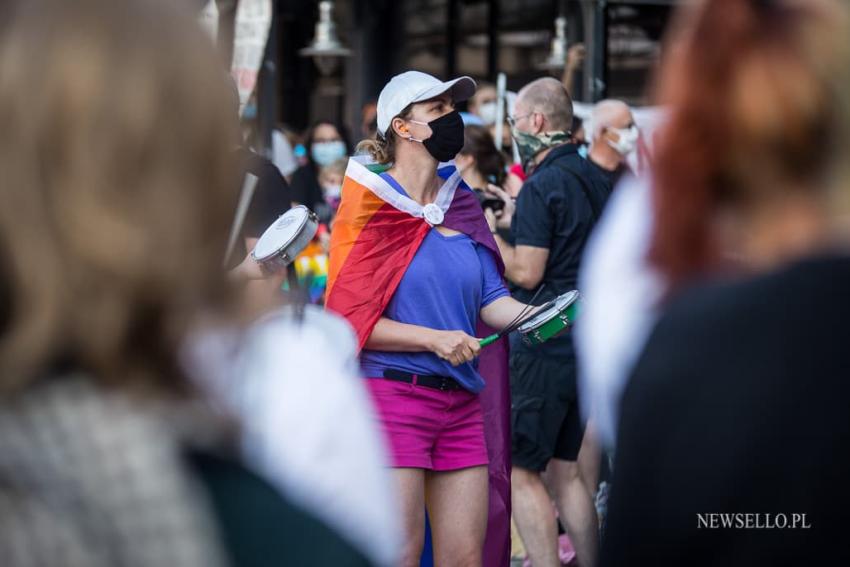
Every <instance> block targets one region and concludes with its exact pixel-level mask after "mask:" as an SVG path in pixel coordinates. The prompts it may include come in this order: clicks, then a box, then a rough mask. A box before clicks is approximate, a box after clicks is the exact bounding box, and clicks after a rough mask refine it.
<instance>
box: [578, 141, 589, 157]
mask: <svg viewBox="0 0 850 567" xmlns="http://www.w3.org/2000/svg"><path fill="white" fill-rule="evenodd" d="M578 155H580V156H581V157H583V158H584V159H587V144H582V145H580V146H579V147H578Z"/></svg>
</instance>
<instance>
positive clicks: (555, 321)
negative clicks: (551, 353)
mask: <svg viewBox="0 0 850 567" xmlns="http://www.w3.org/2000/svg"><path fill="white" fill-rule="evenodd" d="M579 297H580V296H579V293H578V291H577V290H573V291H568V292H567V293H565V294H563V295H560V296H558V298H557V299H556V300H555V303H554V305H552V306H551V307H550V308H549V309H546V310H544V311H542V312H541V313H538V314H537V315H535V316H534V318H533V319H531V320H530V321H528V322H527V323H523V324H522V325H520V326H519V327H518V328H517V332H518V333H519V334H520V336H521V337H522V340H523V341H524V342H525V343H526V344H527V345H530V346H535V345H541V344H543V343H545V342H546V341H548V340H549V339H553V338H555V337H557V336H559V335H561V334H563V333H565V332H566V331H567V330H569V328H570V327H572V325H573V323H575V321H576V317H578V310H579Z"/></svg>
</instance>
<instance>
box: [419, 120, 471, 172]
mask: <svg viewBox="0 0 850 567" xmlns="http://www.w3.org/2000/svg"><path fill="white" fill-rule="evenodd" d="M410 122H413V123H414V124H426V125H427V126H429V127H430V128H431V137H430V138H428V139H426V140H417V139H416V138H410V139H411V140H413V141H414V142H421V143H422V145H423V146H425V149H426V150H428V153H429V154H431V155H432V156H433V157H434V159H436V160H437V161H441V162H442V161H449V160H451V159H454V157H455V156H456V155H457V154H458V152H459V151H460V150H461V149H462V148H463V119H462V118H461V117H460V112H458V111H457V110H454V111H452V112H449V113H448V114H446V115H445V116H440V117H439V118H436V119H434V120H432V121H431V122H428V123H425V122H418V121H416V120H411V121H410Z"/></svg>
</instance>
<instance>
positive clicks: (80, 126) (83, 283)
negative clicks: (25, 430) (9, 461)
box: [0, 0, 237, 393]
mask: <svg viewBox="0 0 850 567" xmlns="http://www.w3.org/2000/svg"><path fill="white" fill-rule="evenodd" d="M191 7H192V6H191V5H190V3H185V5H184V4H181V3H179V2H170V1H165V0H146V1H145V2H113V1H109V0H79V1H77V2H62V1H59V0H27V1H26V2H23V1H21V2H14V3H11V4H7V6H6V7H5V8H3V9H2V11H5V12H6V13H4V14H3V16H4V17H3V21H4V22H5V27H3V28H2V29H0V123H2V124H3V130H2V132H0V171H3V176H4V181H3V183H2V184H0V202H2V203H3V206H2V207H0V286H2V289H0V377H2V378H0V389H3V390H5V391H7V392H8V391H10V390H14V389H18V388H20V387H22V386H25V385H26V384H27V383H29V382H31V381H33V380H34V379H35V378H36V377H38V376H41V375H45V374H50V373H52V372H54V369H55V368H57V367H61V368H67V367H70V368H73V369H74V370H83V371H85V372H86V373H87V374H88V375H89V376H90V377H91V378H92V379H93V380H95V381H96V382H98V383H100V384H101V385H110V386H120V387H124V386H128V387H132V389H136V390H141V391H147V392H158V393H164V392H168V393H174V392H179V391H180V390H182V389H184V388H185V383H184V382H183V381H182V380H181V379H180V378H179V372H178V371H177V360H176V359H177V356H176V352H177V349H178V345H179V342H180V341H181V339H182V337H183V335H184V333H185V331H186V329H187V328H188V326H189V325H190V324H191V323H192V320H193V318H194V316H195V315H196V314H197V313H198V312H199V311H200V310H201V309H204V308H206V307H209V306H210V305H213V304H214V303H216V302H217V301H219V300H220V299H221V298H223V285H222V283H223V279H222V275H221V274H220V263H221V255H222V251H223V250H224V240H225V238H226V235H227V228H228V225H229V221H230V219H231V215H232V206H233V201H234V200H235V199H234V197H233V196H232V195H231V193H232V187H233V186H234V183H235V181H236V180H235V177H233V169H232V164H231V160H232V159H233V156H232V151H231V149H232V148H231V147H230V146H231V145H232V144H231V141H232V140H233V139H235V136H236V128H237V125H236V123H235V119H234V117H233V113H232V112H231V111H230V106H229V93H228V85H227V82H226V76H225V73H224V72H223V69H222V67H221V65H220V63H219V61H218V60H217V58H216V55H215V52H214V49H213V47H212V45H211V44H210V41H209V39H208V38H207V37H205V36H204V35H203V34H202V32H201V31H200V29H198V27H197V26H196V25H194V21H193V14H192V13H191V12H190V11H189V9H190V8H191Z"/></svg>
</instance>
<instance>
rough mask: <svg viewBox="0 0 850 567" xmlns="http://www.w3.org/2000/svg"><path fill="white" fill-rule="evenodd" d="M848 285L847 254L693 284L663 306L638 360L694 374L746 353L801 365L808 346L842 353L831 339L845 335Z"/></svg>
mask: <svg viewBox="0 0 850 567" xmlns="http://www.w3.org/2000/svg"><path fill="white" fill-rule="evenodd" d="M848 286H850V257H847V256H834V255H824V256H819V257H813V258H808V259H805V260H800V261H797V262H794V263H792V264H790V265H788V266H785V267H782V268H779V269H777V270H774V271H771V272H770V273H766V274H763V275H759V276H755V277H747V278H745V279H740V280H733V281H725V282H712V283H706V284H702V285H696V286H694V287H692V288H690V289H688V290H687V291H684V292H682V293H680V294H679V295H677V296H675V297H674V298H673V299H671V300H670V301H669V303H668V304H667V305H666V306H665V308H664V312H663V314H662V316H661V317H660V319H659V322H658V324H657V326H656V328H655V329H654V331H653V333H652V335H651V337H650V340H649V344H648V347H647V349H646V351H645V352H644V356H643V357H642V360H641V362H640V363H639V365H643V366H644V370H647V369H648V368H647V366H649V367H651V368H656V369H657V370H661V368H662V367H664V368H666V369H668V370H670V369H678V370H679V371H685V370H687V372H688V373H690V374H695V373H699V372H704V371H708V372H711V371H712V370H716V369H717V368H718V367H720V366H725V365H727V364H735V363H736V361H740V360H742V359H748V358H749V359H753V360H755V359H760V360H764V361H766V362H767V364H772V363H773V361H775V360H776V356H779V355H781V356H782V357H784V359H785V361H786V368H789V369H790V368H792V367H793V364H800V365H801V367H800V368H801V369H802V366H803V365H805V362H804V359H805V358H806V357H808V356H809V355H810V353H811V352H812V349H816V350H819V351H821V352H823V353H824V355H825V356H829V353H830V352H831V353H833V354H836V355H837V354H838V353H839V351H837V350H835V347H838V345H839V343H840V342H842V340H840V339H838V335H837V334H836V333H835V329H837V328H841V327H843V326H844V325H845V324H846V320H847V318H848V317H850V294H847V291H846V290H847V289H848ZM773 355H776V356H773ZM703 363H705V364H704V365H703ZM792 363H793V364H792ZM763 367H764V368H767V366H766V365H764V366H763ZM735 373H736V374H737V371H736V372H735ZM643 374H645V375H646V376H647V377H651V376H653V375H654V376H656V377H662V376H665V375H669V372H652V371H649V372H643ZM721 374H722V373H721ZM716 379H717V380H724V379H725V378H724V376H718V377H717V378H716Z"/></svg>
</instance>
